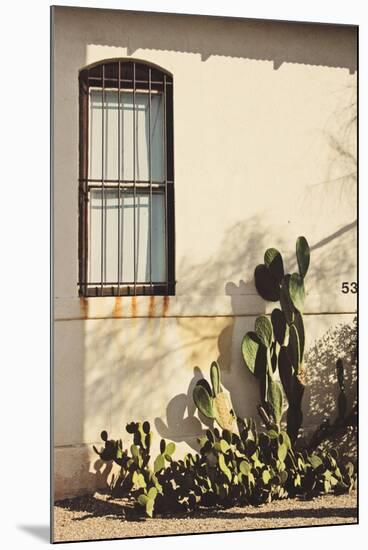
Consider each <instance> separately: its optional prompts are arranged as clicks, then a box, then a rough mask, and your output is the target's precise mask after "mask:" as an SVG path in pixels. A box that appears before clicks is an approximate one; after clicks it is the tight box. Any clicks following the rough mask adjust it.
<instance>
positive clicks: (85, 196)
mask: <svg viewBox="0 0 368 550" xmlns="http://www.w3.org/2000/svg"><path fill="white" fill-rule="evenodd" d="M107 65H108V64H102V65H101V73H100V76H99V77H95V76H92V75H90V71H89V69H87V70H86V72H85V74H84V76H85V77H86V81H84V82H83V84H84V86H85V89H86V92H85V93H86V102H87V103H86V104H87V110H86V109H83V113H82V116H83V117H84V125H86V126H87V136H85V132H84V133H83V136H82V140H83V142H84V154H82V155H81V159H82V164H83V167H82V168H81V170H80V178H79V182H80V190H81V191H80V192H81V194H82V198H81V204H82V203H83V205H84V210H82V215H81V222H82V224H83V226H82V231H81V237H82V239H83V240H84V245H82V246H81V250H82V256H83V257H84V259H85V261H84V262H83V258H82V260H81V263H80V266H81V267H80V290H81V292H82V294H83V293H84V295H86V296H90V295H95V296H104V295H111V294H112V295H114V294H115V292H116V291H117V294H118V295H126V294H128V295H131V290H133V294H134V295H136V294H137V290H138V291H139V292H140V293H143V294H146V293H147V291H149V292H148V293H149V294H151V295H152V294H161V295H162V294H163V295H164V294H171V293H172V292H173V290H174V286H175V281H174V272H173V266H174V263H173V262H174V260H173V259H172V261H169V258H168V254H169V250H170V254H172V251H173V248H172V247H173V240H172V239H173V231H174V229H173V228H172V229H171V233H170V235H169V228H168V222H169V213H168V208H169V206H168V184H170V186H172V185H173V183H174V182H173V179H174V178H173V176H172V166H171V163H172V151H171V150H170V161H169V160H168V143H167V140H168V131H169V132H170V135H172V129H171V128H169V129H168V127H167V124H168V118H169V123H170V124H171V123H172V119H171V116H172V113H171V112H170V113H168V102H167V87H168V86H172V81H171V80H170V78H169V79H168V78H167V76H166V74H165V73H162V77H163V80H161V81H159V80H156V79H155V80H154V79H152V69H151V67H147V68H148V80H142V79H137V78H136V76H137V74H136V70H137V66H136V63H135V62H133V63H132V64H131V66H132V69H133V75H132V78H122V67H124V62H122V61H118V63H117V64H116V65H115V66H116V67H117V77H116V78H115V77H114V76H111V71H109V73H107V71H106V67H107ZM115 70H116V69H115ZM115 74H116V73H115ZM96 80H98V81H99V82H102V92H101V112H102V113H101V114H102V116H101V119H102V120H101V122H102V151H101V164H102V166H101V171H102V174H101V180H98V179H93V178H89V177H88V162H87V166H85V163H86V160H87V161H88V125H89V123H88V118H89V117H88V102H89V97H90V96H89V90H90V89H91V88H93V85H92V81H96ZM113 81H114V82H117V86H112V87H111V89H115V90H116V88H117V93H118V109H117V110H118V145H117V147H118V159H117V162H118V167H117V170H118V178H117V180H114V179H109V178H108V177H107V173H106V166H105V164H106V158H105V153H106V151H105V149H106V145H107V142H106V139H107V135H105V134H106V132H105V125H106V122H108V121H107V120H106V116H107V114H106V91H107V90H109V88H110V85H111V82H113ZM124 83H125V84H128V87H124V91H128V92H131V93H132V96H133V180H124V179H123V178H122V172H121V169H122V164H121V163H122V161H123V156H122V150H121V148H122V143H121V142H122V137H123V135H122V132H123V131H124V128H121V116H120V115H121V86H122V85H123V86H124ZM140 83H145V84H148V89H142V90H141V89H139V86H138V89H139V92H141V91H142V92H145V93H147V94H148V126H149V139H148V147H149V151H148V153H149V160H148V164H149V179H148V180H137V177H136V176H137V173H136V168H137V160H138V159H137V152H138V151H139V148H138V142H137V109H136V92H137V85H139V84H140ZM152 85H156V86H157V88H155V89H153V88H152ZM161 90H162V91H161ZM157 93H158V94H162V96H163V108H162V111H163V134H162V135H163V157H164V158H163V161H164V166H163V168H164V181H154V180H153V177H152V175H153V174H152V172H153V171H152V135H151V134H152V96H153V94H157ZM171 93H172V87H171ZM170 98H171V95H170ZM169 109H172V98H171V99H170V104H169ZM170 140H171V141H172V138H170ZM171 141H170V143H171ZM171 147H172V143H171ZM86 155H87V156H86ZM168 162H170V176H171V177H170V181H169V179H168ZM94 183H95V184H96V185H93V184H94ZM92 189H100V190H101V202H102V204H101V206H102V208H101V243H100V245H101V280H100V281H99V282H96V283H91V282H89V281H88V279H89V278H90V277H89V276H88V271H87V266H88V240H89V239H88V229H89V228H88V215H87V214H88V202H89V194H90V191H91V190H92ZM109 189H115V190H116V189H117V194H118V243H117V244H118V276H117V281H111V282H110V281H107V280H106V279H107V272H106V258H105V256H106V246H107V244H106V239H107V198H106V190H109ZM129 189H132V190H133V217H134V220H133V238H134V266H133V267H134V280H133V281H129V282H127V281H122V256H123V250H122V234H121V233H122V225H121V224H122V219H121V217H122V214H123V211H122V205H121V199H122V197H124V195H125V192H126V191H128V192H129ZM145 189H147V190H148V191H149V243H148V244H149V266H148V267H149V284H148V281H146V282H140V281H138V279H137V269H138V266H137V246H138V245H139V243H137V214H138V215H139V212H137V193H140V192H144V190H145ZM170 189H171V187H170ZM160 192H162V194H163V195H164V225H165V237H164V246H165V272H166V276H165V281H161V282H159V281H156V282H154V281H153V276H152V269H153V266H152V254H153V246H152V239H153V237H152V235H153V213H152V209H153V205H152V199H153V193H160ZM171 195H172V193H170V197H171V198H170V201H171V202H172V200H173V198H172V196H171ZM171 202H170V211H171V210H172V207H173V204H171ZM82 208H83V207H82ZM171 218H172V214H170V219H171ZM171 221H172V220H171ZM170 223H171V222H170ZM138 229H139V228H138ZM169 239H171V240H170V243H171V244H170V246H169ZM171 278H172V279H173V280H171ZM108 287H110V288H108ZM131 287H133V288H132V289H131ZM137 287H139V288H137ZM110 292H111V294H109V293H110Z"/></svg>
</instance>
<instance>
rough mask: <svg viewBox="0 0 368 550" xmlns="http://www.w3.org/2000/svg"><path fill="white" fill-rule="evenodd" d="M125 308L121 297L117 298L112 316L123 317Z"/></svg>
mask: <svg viewBox="0 0 368 550" xmlns="http://www.w3.org/2000/svg"><path fill="white" fill-rule="evenodd" d="M122 311H123V308H122V303H121V296H116V298H115V302H114V308H113V310H112V316H113V317H121V314H122Z"/></svg>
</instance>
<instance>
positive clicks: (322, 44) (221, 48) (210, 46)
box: [55, 7, 357, 73]
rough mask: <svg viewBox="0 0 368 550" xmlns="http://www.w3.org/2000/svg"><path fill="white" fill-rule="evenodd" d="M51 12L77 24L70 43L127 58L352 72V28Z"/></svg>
mask: <svg viewBox="0 0 368 550" xmlns="http://www.w3.org/2000/svg"><path fill="white" fill-rule="evenodd" d="M77 12H79V13H80V17H76V14H77ZM55 13H56V21H58V18H63V17H65V18H66V19H67V21H65V22H64V25H67V27H65V28H69V29H72V28H73V24H75V25H77V27H78V32H76V31H75V36H73V38H76V37H80V43H81V46H82V45H83V47H84V46H85V44H90V45H96V44H98V45H104V46H110V47H126V48H127V51H128V55H133V54H134V53H135V52H136V50H145V49H149V50H152V49H154V50H161V51H175V52H179V53H181V52H183V53H184V52H185V53H193V54H200V56H201V59H202V61H206V60H207V59H208V58H209V57H211V56H229V57H238V58H245V59H254V60H263V61H272V62H273V66H274V69H278V68H279V67H280V66H281V65H282V64H283V63H301V64H308V65H321V66H329V67H340V68H346V69H349V71H350V72H351V73H353V72H354V71H356V69H357V53H356V52H357V44H356V43H357V32H356V29H357V28H356V27H353V26H344V25H325V24H318V23H298V22H285V21H263V20H254V19H252V20H247V19H236V18H226V17H224V18H219V17H208V16H192V15H175V14H173V15H171V14H164V13H160V14H156V13H137V12H129V11H120V10H119V11H116V10H94V9H89V10H87V9H82V10H81V9H80V8H62V7H56V9H55ZM69 18H70V19H69ZM74 21H75V23H74ZM71 42H72V43H73V46H75V41H74V40H71ZM84 53H85V52H84V51H83V54H84ZM76 54H78V52H76ZM84 63H85V61H84V62H83V63H82V65H83V64H84ZM87 63H88V61H87Z"/></svg>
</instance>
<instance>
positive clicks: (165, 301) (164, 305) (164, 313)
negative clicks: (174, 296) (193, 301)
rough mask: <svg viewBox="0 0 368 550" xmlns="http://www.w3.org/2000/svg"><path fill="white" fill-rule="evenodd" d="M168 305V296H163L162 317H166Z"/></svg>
mask: <svg viewBox="0 0 368 550" xmlns="http://www.w3.org/2000/svg"><path fill="white" fill-rule="evenodd" d="M169 304H170V298H169V297H168V296H164V300H163V304H162V316H163V317H166V315H167V312H168V311H169Z"/></svg>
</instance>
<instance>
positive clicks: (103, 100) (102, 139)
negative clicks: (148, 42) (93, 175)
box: [100, 65, 105, 292]
mask: <svg viewBox="0 0 368 550" xmlns="http://www.w3.org/2000/svg"><path fill="white" fill-rule="evenodd" d="M101 109H102V116H101V121H102V136H101V143H102V147H101V172H102V174H101V185H102V187H101V191H102V192H101V283H100V284H101V292H102V291H103V284H104V244H105V242H104V237H105V235H104V222H105V215H104V214H105V212H104V198H105V181H104V178H105V165H104V164H105V65H102V93H101Z"/></svg>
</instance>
